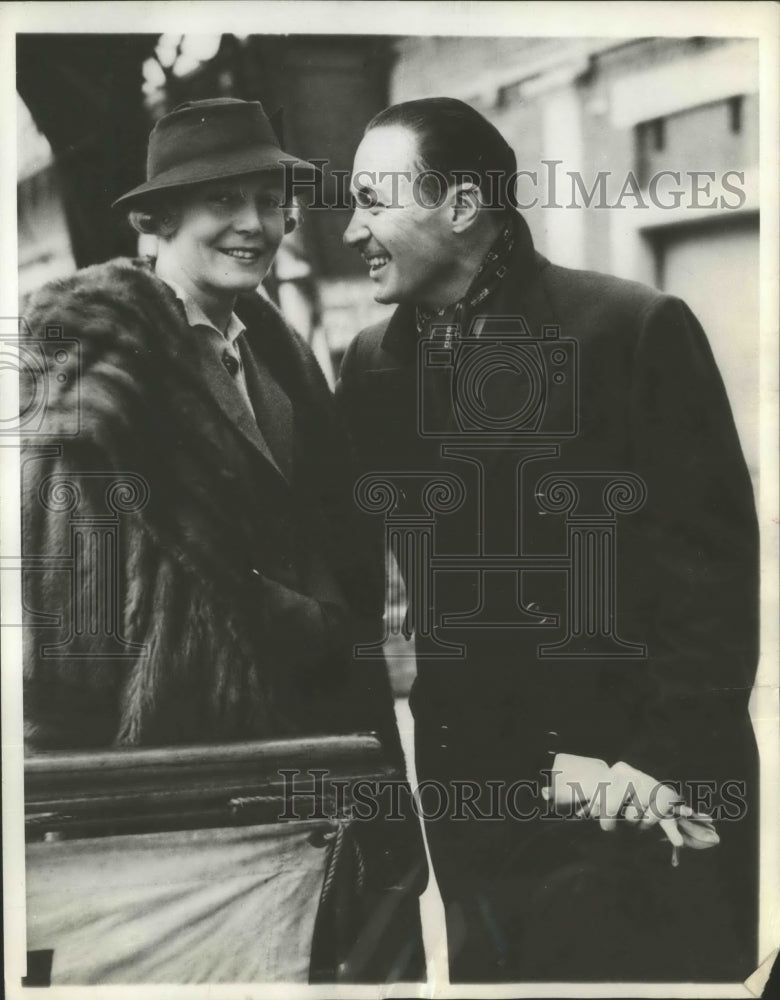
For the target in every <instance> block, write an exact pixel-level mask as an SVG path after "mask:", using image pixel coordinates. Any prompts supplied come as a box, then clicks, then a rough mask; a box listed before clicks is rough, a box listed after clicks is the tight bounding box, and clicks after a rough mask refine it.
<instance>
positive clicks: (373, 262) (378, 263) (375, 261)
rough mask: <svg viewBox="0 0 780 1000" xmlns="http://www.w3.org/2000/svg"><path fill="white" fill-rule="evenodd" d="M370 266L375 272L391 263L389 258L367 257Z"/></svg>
mask: <svg viewBox="0 0 780 1000" xmlns="http://www.w3.org/2000/svg"><path fill="white" fill-rule="evenodd" d="M366 261H367V262H368V266H369V267H370V268H371V269H372V270H373V269H374V268H375V267H382V266H383V265H384V264H387V263H389V261H390V258H389V257H366Z"/></svg>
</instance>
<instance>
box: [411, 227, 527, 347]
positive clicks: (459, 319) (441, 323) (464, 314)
mask: <svg viewBox="0 0 780 1000" xmlns="http://www.w3.org/2000/svg"><path fill="white" fill-rule="evenodd" d="M516 239H517V236H516V225H515V220H514V219H510V220H509V221H508V222H507V224H506V225H505V226H504V228H503V229H502V230H501V232H500V233H499V234H498V236H497V237H496V239H495V240H494V241H493V243H492V244H491V247H490V249H489V250H488V252H487V254H486V255H485V259H484V260H483V261H482V263H481V264H480V265H479V270H478V271H477V273H476V274H475V275H474V277H473V279H472V281H471V284H470V285H469V287H468V291H467V292H466V294H465V295H464V296H463V298H462V299H459V300H458V301H457V302H455V303H453V304H452V305H449V306H443V307H442V308H441V309H436V310H427V309H425V308H423V306H417V309H416V311H415V316H416V320H417V332H418V333H419V334H422V335H423V336H426V337H432V336H436V337H437V338H438V337H442V338H443V339H444V346H445V347H449V346H450V344H451V343H452V341H453V340H454V339H457V338H458V337H460V336H461V331H462V329H463V328H464V326H465V320H466V319H467V318H469V319H470V318H471V314H472V312H473V310H474V308H475V306H477V305H479V303H480V302H484V300H485V299H486V298H488V297H489V296H490V295H492V294H493V292H495V290H496V288H498V286H499V285H500V284H501V280H502V279H503V277H504V276H505V275H506V272H507V270H508V267H507V262H508V260H509V256H510V254H511V253H512V250H513V249H514V246H515V242H516Z"/></svg>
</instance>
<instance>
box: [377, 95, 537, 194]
mask: <svg viewBox="0 0 780 1000" xmlns="http://www.w3.org/2000/svg"><path fill="white" fill-rule="evenodd" d="M393 125H399V126H402V127H404V128H407V129H409V130H410V131H411V132H413V133H414V135H415V137H416V139H417V151H418V155H419V163H418V166H419V167H420V169H421V170H426V171H431V172H432V173H433V174H439V175H441V176H443V177H444V178H445V179H446V180H447V183H448V184H453V183H457V182H458V181H465V180H471V181H472V182H473V183H475V184H477V185H478V186H479V189H480V192H481V195H482V202H483V204H485V205H488V206H489V207H491V208H499V209H503V210H514V209H516V207H517V206H516V201H515V196H514V183H515V177H516V173H517V157H516V156H515V153H514V150H513V149H512V147H511V146H510V145H509V143H508V142H507V141H506V139H505V138H504V137H503V136H502V135H501V133H500V132H499V131H498V129H497V128H496V127H495V125H493V124H491V122H489V121H488V120H487V118H485V117H483V115H481V114H480V113H479V112H478V111H476V110H475V109H474V108H472V107H471V106H470V105H469V104H466V103H465V102H463V101H458V100H456V99H455V98H453V97H427V98H422V99H420V100H416V101H404V102H403V103H402V104H393V105H392V106H391V107H389V108H385V110H384V111H380V112H379V114H377V115H375V116H374V117H373V118H372V119H371V121H370V122H369V123H368V125H366V128H365V131H364V134H365V133H366V132H369V131H371V129H375V128H380V127H386V126H393ZM431 180H432V181H435V180H436V178H435V177H432V178H431Z"/></svg>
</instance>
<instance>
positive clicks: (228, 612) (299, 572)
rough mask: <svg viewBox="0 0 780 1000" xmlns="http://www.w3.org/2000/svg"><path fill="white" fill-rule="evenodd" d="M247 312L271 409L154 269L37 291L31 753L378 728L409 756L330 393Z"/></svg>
mask: <svg viewBox="0 0 780 1000" xmlns="http://www.w3.org/2000/svg"><path fill="white" fill-rule="evenodd" d="M236 311H237V313H238V314H239V316H240V317H241V319H242V321H243V322H244V323H245V324H246V326H247V331H246V334H245V336H244V338H243V339H244V341H245V343H244V345H243V346H242V348H241V350H242V357H243V361H244V365H245V371H246V376H247V383H248V388H249V391H250V396H251V397H252V401H253V405H254V409H255V412H256V414H257V423H255V421H253V420H252V419H251V415H250V414H249V411H248V410H246V409H245V408H243V409H242V406H243V404H242V403H241V402H240V400H239V399H238V394H237V393H236V392H235V391H234V390H235V387H234V386H233V385H231V384H230V376H228V375H227V374H226V372H225V370H224V368H223V366H222V365H221V364H220V361H219V358H216V357H214V356H212V354H210V353H209V352H208V350H207V348H206V346H205V342H204V340H203V338H199V337H198V336H197V333H194V332H193V331H192V329H191V328H190V327H189V326H188V325H187V323H186V320H185V318H184V314H183V311H182V309H181V307H180V305H179V303H178V301H177V300H176V298H175V297H174V295H173V293H172V292H171V291H170V289H169V288H168V287H167V286H166V285H165V284H164V283H162V282H161V281H160V280H159V279H158V278H156V277H155V275H154V274H153V273H152V271H151V269H150V268H149V267H148V265H144V264H141V263H139V262H131V261H129V260H115V261H111V262H109V263H106V264H101V265H97V266H94V267H90V268H88V269H85V270H83V271H81V272H79V273H78V274H76V275H74V276H72V277H69V278H67V279H64V280H60V281H56V282H53V283H51V284H49V285H47V286H45V287H44V288H43V289H41V290H40V291H38V292H37V293H36V294H35V295H34V296H33V297H32V299H31V300H30V302H29V303H28V306H27V309H26V320H27V324H28V327H29V333H30V336H31V338H32V339H31V347H33V348H35V349H37V347H36V345H37V344H41V343H43V348H42V350H43V354H45V355H46V357H47V361H46V362H45V363H44V367H46V366H48V367H46V380H47V385H46V389H47V393H48V394H47V396H46V397H45V399H44V403H43V406H42V407H41V408H40V413H41V418H40V422H39V424H38V425H37V426H36V427H35V428H34V431H33V433H31V434H30V436H29V437H28V438H27V439H26V441H25V451H24V459H23V546H24V557H25V567H26V571H25V574H24V582H23V588H24V601H25V611H26V616H27V617H26V626H27V627H26V629H25V632H26V635H25V663H24V679H25V695H24V697H25V724H26V735H27V738H28V741H29V745H30V746H31V747H32V748H38V749H54V748H67V747H86V746H101V745H110V744H120V745H143V744H157V745H160V744H170V743H177V742H195V741H208V740H219V739H242V738H243V739H249V738H264V737H269V736H277V735H284V734H293V733H296V732H298V733H300V732H302V731H334V730H348V729H351V730H356V729H359V730H362V731H366V730H369V729H378V730H379V731H380V732H381V733H383V734H384V736H385V739H386V741H388V740H389V742H390V743H391V744H392V745H393V747H394V749H395V751H396V752H400V749H399V744H398V739H397V732H396V729H395V723H394V720H393V715H392V698H391V694H390V689H389V684H388V681H387V674H386V669H385V666H384V664H383V663H380V664H379V665H376V664H375V665H373V666H371V665H364V664H362V663H361V669H360V671H356V670H355V669H354V664H352V665H351V664H350V650H351V648H352V645H353V643H354V642H355V641H361V640H362V639H365V638H366V637H368V636H370V635H372V634H373V632H374V630H375V629H376V628H377V627H378V624H379V622H380V620H381V614H382V598H383V592H382V581H380V580H378V579H377V578H376V575H374V576H373V577H370V576H369V574H368V573H367V572H366V570H365V569H364V566H363V565H362V562H361V559H362V557H361V551H362V546H361V540H360V537H359V531H360V529H359V527H358V526H357V525H356V524H355V523H354V519H353V511H352V482H353V480H352V479H351V476H350V472H351V470H350V461H349V457H348V456H349V452H348V448H347V445H346V442H345V438H344V437H343V435H342V431H341V428H340V426H339V424H338V421H337V417H336V414H335V411H334V408H333V406H332V400H331V396H330V393H329V391H328V388H327V385H326V384H325V381H324V379H323V378H322V375H321V373H320V371H319V368H318V366H317V363H316V360H315V359H314V357H313V355H312V354H311V352H310V351H309V350H308V348H307V347H306V346H305V345H304V343H303V342H302V341H301V340H300V338H298V337H297V335H296V334H294V333H293V332H292V331H291V330H290V329H289V328H288V327H287V326H286V325H285V323H284V321H283V320H282V318H281V316H280V314H279V313H278V311H277V310H276V309H275V308H274V307H273V306H272V305H270V304H269V303H268V302H266V301H265V300H263V299H262V298H261V297H260V296H258V295H251V296H246V297H241V298H240V299H239V303H238V304H237V306H236ZM60 339H61V341H62V345H63V347H64V351H63V350H61V349H58V347H57V342H58V341H59V340H60ZM69 341H70V342H71V343H68V342H69ZM44 342H45V343H44ZM57 358H59V360H57ZM37 388H40V383H39V384H38V386H37ZM25 389H26V391H27V392H28V393H29V392H31V393H32V394H33V395H32V396H28V397H27V401H28V402H29V400H30V399H33V398H34V395H35V392H36V391H37V389H36V385H35V384H28V385H27V386H26V387H25V386H23V400H24V398H25V396H24V393H25ZM76 424H77V426H76ZM258 425H259V426H258ZM258 431H259V433H258ZM356 678H358V680H359V683H357V684H356V682H355V679H356Z"/></svg>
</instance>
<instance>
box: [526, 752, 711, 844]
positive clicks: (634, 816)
mask: <svg viewBox="0 0 780 1000" xmlns="http://www.w3.org/2000/svg"><path fill="white" fill-rule="evenodd" d="M542 795H543V796H544V798H545V799H547V800H548V801H549V800H550V799H552V800H553V802H554V804H555V806H556V807H557V808H558V809H561V810H571V811H573V813H574V814H575V815H577V816H590V817H593V818H597V819H598V821H599V825H600V826H601V829H602V830H614V829H615V825H616V823H617V820H618V819H619V818H621V817H622V818H623V819H625V820H627V821H628V822H629V823H631V824H632V825H637V826H639V828H640V829H642V830H647V829H649V828H650V827H652V826H654V825H655V824H656V823H657V824H658V825H659V826H660V828H661V829H662V830H663V831H664V833H665V835H666V837H667V838H668V840H669V842H670V843H671V844H672V845H673V846H674V847H675V848H680V847H683V845H685V844H687V845H689V846H692V847H698V848H702V847H714V846H715V844H717V843H718V841H719V839H720V838H719V837H718V835H717V833H716V832H715V830H714V828H713V826H712V823H711V821H710V819H709V817H708V816H704V815H697V814H695V813H694V811H693V809H691V808H690V807H689V806H687V805H685V802H684V800H683V799H682V797H681V796H680V795H679V794H678V793H677V792H676V791H675V790H674V788H672V787H671V785H664V784H661V783H660V782H658V781H656V779H655V778H653V777H652V776H651V775H649V774H645V772H644V771H639V770H637V769H636V768H635V767H631V765H630V764H626V763H625V762H624V761H619V762H618V763H617V764H614V765H613V766H612V767H610V766H609V765H608V764H607V762H606V761H604V760H599V759H598V758H596V757H580V756H578V755H576V754H566V753H560V754H558V755H557V756H556V757H555V761H554V763H553V768H552V784H551V785H550V787H548V788H544V789H543V790H542Z"/></svg>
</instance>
